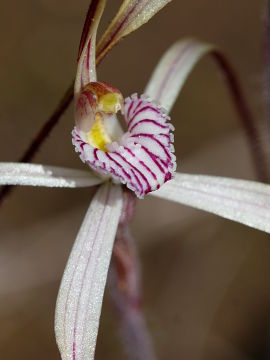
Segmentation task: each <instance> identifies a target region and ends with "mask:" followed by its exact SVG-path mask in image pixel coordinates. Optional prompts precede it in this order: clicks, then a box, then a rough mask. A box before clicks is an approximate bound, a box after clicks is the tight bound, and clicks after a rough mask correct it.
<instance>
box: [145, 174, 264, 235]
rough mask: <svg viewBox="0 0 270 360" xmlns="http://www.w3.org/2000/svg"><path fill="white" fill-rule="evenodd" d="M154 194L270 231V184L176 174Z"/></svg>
mask: <svg viewBox="0 0 270 360" xmlns="http://www.w3.org/2000/svg"><path fill="white" fill-rule="evenodd" d="M151 194H152V195H154V196H157V197H160V198H164V199H167V200H171V201H175V202H178V203H180V204H184V205H189V206H192V207H195V208H198V209H201V210H205V211H208V212H210V213H213V214H216V215H219V216H221V217H224V218H226V219H230V220H234V221H237V222H240V223H242V224H245V225H247V226H250V227H253V228H255V229H259V230H262V231H266V232H268V233H269V232H270V185H267V184H263V183H259V182H253V181H247V180H237V179H231V178H223V177H215V176H204V175H189V174H179V173H176V176H175V178H174V179H172V180H171V181H169V182H167V183H166V184H164V185H163V186H162V188H160V189H159V190H157V191H155V192H153V193H151Z"/></svg>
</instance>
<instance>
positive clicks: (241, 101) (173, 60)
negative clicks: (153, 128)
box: [145, 39, 269, 182]
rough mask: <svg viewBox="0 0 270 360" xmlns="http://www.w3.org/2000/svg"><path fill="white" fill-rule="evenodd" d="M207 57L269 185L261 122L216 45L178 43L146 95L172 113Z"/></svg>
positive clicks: (162, 62)
mask: <svg viewBox="0 0 270 360" xmlns="http://www.w3.org/2000/svg"><path fill="white" fill-rule="evenodd" d="M205 55H210V56H211V57H212V59H213V60H214V61H215V62H216V64H217V65H218V67H219V69H220V70H221V72H222V75H224V80H225V83H226V85H227V86H228V89H229V95H230V96H231V99H232V102H233V104H234V106H235V109H236V112H237V113H238V116H239V121H240V125H241V126H242V128H243V130H244V131H245V133H246V137H247V140H248V143H249V146H250V150H251V155H252V156H253V160H254V167H255V169H256V172H257V176H258V179H260V180H261V181H263V182H269V175H268V171H267V159H266V155H265V152H266V151H265V149H264V143H263V141H262V139H261V136H260V134H259V130H258V126H257V123H256V121H255V119H254V118H253V116H252V113H251V112H250V109H249V106H248V104H247V102H246V99H245V97H244V94H243V91H242V89H241V86H240V83H239V81H238V78H237V76H236V73H235V71H234V69H233V68H232V67H231V65H230V63H229V62H228V60H227V59H226V57H225V56H224V55H223V54H222V53H221V52H220V51H219V50H218V49H217V48H216V47H215V46H213V45H211V44H208V43H203V42H200V41H197V40H195V39H187V40H184V41H179V42H177V43H175V44H174V45H173V46H172V47H170V48H169V50H168V51H167V52H166V53H165V55H164V56H163V57H162V58H161V60H160V62H159V64H158V65H157V67H156V69H155V70H154V72H153V74H152V76H151V79H150V81H149V83H148V85H147V87H146V89H145V93H146V94H147V95H148V96H150V97H151V98H152V99H154V100H156V101H158V102H159V103H160V104H162V106H164V107H165V108H166V110H167V111H168V112H170V110H171V108H172V106H173V105H174V103H175V100H176V99H177V97H178V95H179V93H180V92H181V90H182V88H183V85H184V84H185V81H186V79H187V77H188V76H189V74H190V73H191V71H192V70H193V68H194V67H195V65H196V64H197V63H198V62H199V61H200V60H201V58H202V57H203V56H205Z"/></svg>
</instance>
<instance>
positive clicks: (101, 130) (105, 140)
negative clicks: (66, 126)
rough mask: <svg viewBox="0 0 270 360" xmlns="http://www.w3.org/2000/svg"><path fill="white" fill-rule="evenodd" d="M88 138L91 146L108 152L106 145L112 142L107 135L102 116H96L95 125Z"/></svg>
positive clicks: (87, 134) (87, 135)
mask: <svg viewBox="0 0 270 360" xmlns="http://www.w3.org/2000/svg"><path fill="white" fill-rule="evenodd" d="M86 137H87V141H88V142H89V144H91V145H92V146H94V147H96V148H98V149H100V150H102V151H107V150H106V145H107V144H109V143H110V142H111V139H110V137H109V135H108V134H107V131H106V129H105V126H104V121H103V118H102V116H101V114H99V113H97V114H96V116H95V122H94V125H93V126H92V128H91V130H90V131H89V132H88V133H86Z"/></svg>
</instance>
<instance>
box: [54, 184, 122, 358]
mask: <svg viewBox="0 0 270 360" xmlns="http://www.w3.org/2000/svg"><path fill="white" fill-rule="evenodd" d="M122 203H123V198H122V190H121V187H120V186H116V185H112V184H110V183H106V184H104V185H103V186H101V187H100V188H99V190H98V192H97V193H96V195H95V197H94V199H93V200H92V202H91V205H90V207H89V209H88V211H87V214H86V216H85V218H84V221H83V224H82V226H81V228H80V231H79V233H78V236H77V238H76V240H75V243H74V246H73V249H72V252H71V255H70V257H69V260H68V263H67V266H66V269H65V272H64V275H63V279H62V282H61V286H60V290H59V294H58V298H57V304H56V313H55V333H56V340H57V344H58V347H59V350H60V353H61V356H62V360H91V359H94V353H95V346H96V338H97V333H98V326H99V318H100V313H101V306H102V299H103V294H104V287H105V283H106V278H107V272H108V267H109V263H110V259H111V253H112V248H113V243H114V238H115V234H116V230H117V226H118V223H119V219H120V215H121V210H122Z"/></svg>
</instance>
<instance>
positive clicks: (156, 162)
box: [141, 145, 165, 174]
mask: <svg viewBox="0 0 270 360" xmlns="http://www.w3.org/2000/svg"><path fill="white" fill-rule="evenodd" d="M141 148H142V150H144V151H145V152H146V154H147V155H148V156H149V157H150V158H151V160H152V161H154V163H155V164H156V165H157V167H158V168H159V170H160V171H161V172H162V173H163V174H165V171H164V169H163V167H162V166H161V165H160V163H159V162H158V159H159V158H158V157H157V156H156V155H154V154H153V153H151V151H149V150H148V149H147V148H146V147H145V146H142V145H141ZM159 160H160V159H159Z"/></svg>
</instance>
